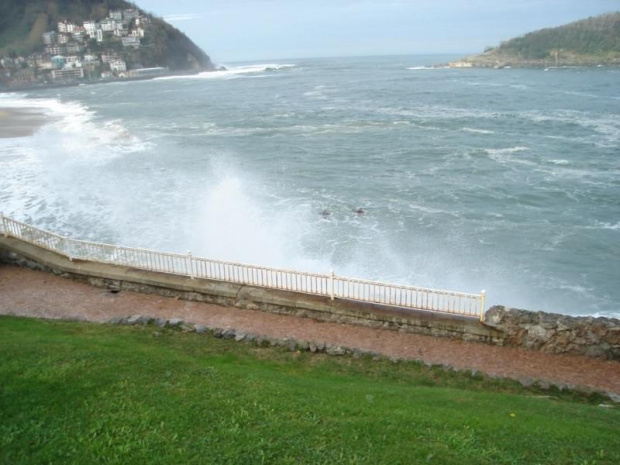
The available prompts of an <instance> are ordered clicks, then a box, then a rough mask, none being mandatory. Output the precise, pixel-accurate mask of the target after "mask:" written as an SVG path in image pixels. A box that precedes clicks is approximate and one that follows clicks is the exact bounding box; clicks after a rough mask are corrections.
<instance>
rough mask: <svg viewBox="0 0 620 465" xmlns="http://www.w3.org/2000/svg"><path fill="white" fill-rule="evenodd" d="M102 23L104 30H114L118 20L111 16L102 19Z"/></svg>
mask: <svg viewBox="0 0 620 465" xmlns="http://www.w3.org/2000/svg"><path fill="white" fill-rule="evenodd" d="M100 25H101V30H102V31H103V32H112V31H114V29H116V21H114V20H113V19H111V18H106V19H104V20H103V21H101V23H100Z"/></svg>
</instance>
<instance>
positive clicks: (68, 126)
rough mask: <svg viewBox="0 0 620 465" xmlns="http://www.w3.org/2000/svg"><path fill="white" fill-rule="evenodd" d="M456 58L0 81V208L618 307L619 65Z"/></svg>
mask: <svg viewBox="0 0 620 465" xmlns="http://www.w3.org/2000/svg"><path fill="white" fill-rule="evenodd" d="M455 58H458V57H453V56H396V57H371V58H366V57H365V58H360V57H356V58H329V59H290V60H266V61H264V62H253V63H230V64H227V63H224V65H225V66H226V67H227V71H223V72H217V73H202V74H198V75H194V76H189V77H167V78H160V79H155V80H151V81H140V82H114V83H102V84H94V85H81V86H76V87H68V88H62V89H45V90H34V91H29V92H23V93H9V94H2V95H0V108H1V107H5V108H7V107H8V108H32V109H38V111H43V112H45V113H46V114H47V115H48V116H49V118H48V124H46V125H44V126H43V127H41V128H40V129H39V130H37V131H36V133H35V134H34V135H32V136H30V137H23V138H11V139H0V210H1V211H2V212H4V214H5V215H7V216H10V217H13V218H15V219H18V220H21V221H25V222H27V223H31V224H33V225H36V226H38V227H41V228H44V229H47V230H50V231H54V232H57V233H61V234H68V235H70V236H71V237H74V238H80V239H86V240H92V241H99V242H105V243H112V244H119V245H125V246H132V247H141V248H150V249H156V250H164V251H171V252H181V253H185V252H187V251H191V252H192V253H193V254H194V255H196V256H203V257H209V258H216V259H222V260H229V261H235V262H241V263H249V264H258V265H265V266H272V267H281V268H290V269H298V270H308V271H317V272H329V271H330V270H333V271H334V272H335V273H336V274H337V275H342V276H348V277H360V278H368V279H373V280H380V281H385V282H390V283H400V284H411V285H417V286H424V287H431V288H439V289H447V290H455V291H463V292H479V291H481V290H483V289H484V290H486V291H487V295H488V299H487V302H488V304H489V305H496V304H497V305H506V306H509V307H513V308H525V309H530V310H543V311H550V312H556V313H564V314H571V315H592V316H615V317H620V69H619V68H606V67H597V68H549V69H449V68H434V67H433V66H432V65H434V64H436V63H445V62H447V61H449V60H451V59H455Z"/></svg>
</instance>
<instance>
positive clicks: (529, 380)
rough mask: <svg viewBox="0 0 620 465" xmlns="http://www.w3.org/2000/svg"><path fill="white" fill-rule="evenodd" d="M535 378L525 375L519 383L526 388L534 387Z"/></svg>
mask: <svg viewBox="0 0 620 465" xmlns="http://www.w3.org/2000/svg"><path fill="white" fill-rule="evenodd" d="M534 382H535V381H534V380H533V379H532V378H530V377H527V376H524V377H522V378H519V383H521V386H523V387H525V388H529V387H532V386H533V385H534Z"/></svg>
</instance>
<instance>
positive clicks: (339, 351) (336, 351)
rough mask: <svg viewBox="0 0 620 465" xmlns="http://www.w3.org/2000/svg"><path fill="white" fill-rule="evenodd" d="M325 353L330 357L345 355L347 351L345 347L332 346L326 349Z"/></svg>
mask: <svg viewBox="0 0 620 465" xmlns="http://www.w3.org/2000/svg"><path fill="white" fill-rule="evenodd" d="M325 353H327V354H328V355H345V354H346V353H347V351H346V349H344V348H343V347H340V346H332V345H330V346H329V347H327V348H326V349H325Z"/></svg>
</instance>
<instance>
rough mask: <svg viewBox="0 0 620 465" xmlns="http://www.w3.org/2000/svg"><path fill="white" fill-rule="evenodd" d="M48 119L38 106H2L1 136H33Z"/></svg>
mask: <svg viewBox="0 0 620 465" xmlns="http://www.w3.org/2000/svg"><path fill="white" fill-rule="evenodd" d="M48 121H49V118H48V117H47V116H46V115H45V114H44V113H43V112H41V111H40V110H37V109H36V108H27V109H26V108H0V138H2V139H7V138H14V137H27V136H31V135H32V134H33V133H34V132H35V131H36V130H37V129H39V128H40V127H41V126H43V125H44V124H45V123H47V122H48Z"/></svg>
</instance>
